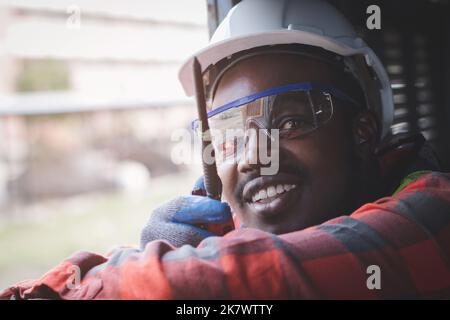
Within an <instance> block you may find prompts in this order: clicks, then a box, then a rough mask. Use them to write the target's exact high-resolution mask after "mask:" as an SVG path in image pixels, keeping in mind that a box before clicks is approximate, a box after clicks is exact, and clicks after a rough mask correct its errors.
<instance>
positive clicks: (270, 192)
mask: <svg viewBox="0 0 450 320" xmlns="http://www.w3.org/2000/svg"><path fill="white" fill-rule="evenodd" d="M276 194H277V189H275V187H274V186H270V187H268V188H267V196H268V197H273V196H274V195H276Z"/></svg>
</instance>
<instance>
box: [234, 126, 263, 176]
mask: <svg viewBox="0 0 450 320" xmlns="http://www.w3.org/2000/svg"><path fill="white" fill-rule="evenodd" d="M258 168H259V164H258V135H257V133H256V130H252V129H250V130H247V131H246V133H245V143H244V152H243V154H242V156H241V157H240V159H239V160H238V170H239V172H242V173H247V172H250V171H254V170H257V169H258Z"/></svg>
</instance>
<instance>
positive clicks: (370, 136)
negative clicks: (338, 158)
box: [352, 110, 379, 157]
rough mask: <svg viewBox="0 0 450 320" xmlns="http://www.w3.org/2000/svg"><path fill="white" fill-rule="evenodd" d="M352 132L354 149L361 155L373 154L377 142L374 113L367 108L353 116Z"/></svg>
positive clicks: (377, 134)
mask: <svg viewBox="0 0 450 320" xmlns="http://www.w3.org/2000/svg"><path fill="white" fill-rule="evenodd" d="M352 134H353V139H354V143H355V146H356V150H357V152H358V154H359V155H360V156H362V157H366V156H369V155H373V153H374V151H375V148H376V146H377V143H378V136H379V133H378V125H377V120H376V117H375V115H374V114H373V113H372V112H370V111H369V110H365V111H362V112H360V113H359V114H358V115H356V116H355V117H354V118H353V122H352Z"/></svg>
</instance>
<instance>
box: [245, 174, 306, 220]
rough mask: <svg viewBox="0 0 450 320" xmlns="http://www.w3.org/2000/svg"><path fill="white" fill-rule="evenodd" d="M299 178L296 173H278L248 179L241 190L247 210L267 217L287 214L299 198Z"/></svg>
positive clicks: (300, 183) (300, 182)
mask: <svg viewBox="0 0 450 320" xmlns="http://www.w3.org/2000/svg"><path fill="white" fill-rule="evenodd" d="M299 179H301V178H300V177H299V176H297V175H292V174H286V173H279V174H277V175H276V176H260V177H257V178H255V179H253V180H251V181H249V182H248V183H247V184H246V185H245V187H244V190H243V197H244V200H245V202H246V204H247V206H248V209H250V211H249V212H251V213H252V214H256V215H259V216H261V217H267V218H268V217H276V216H278V217H279V218H281V217H282V216H284V215H285V214H288V213H289V212H290V211H291V210H290V209H291V207H293V206H294V205H295V204H296V203H297V202H298V201H300V198H301V193H302V192H301V190H302V189H303V188H302V183H303V182H302V181H300V180H299Z"/></svg>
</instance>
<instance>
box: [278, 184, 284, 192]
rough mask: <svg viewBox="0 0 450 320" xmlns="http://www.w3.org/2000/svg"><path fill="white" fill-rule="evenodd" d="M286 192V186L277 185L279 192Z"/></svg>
mask: <svg viewBox="0 0 450 320" xmlns="http://www.w3.org/2000/svg"><path fill="white" fill-rule="evenodd" d="M283 192H284V188H283V186H282V185H281V184H279V185H277V193H283Z"/></svg>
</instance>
